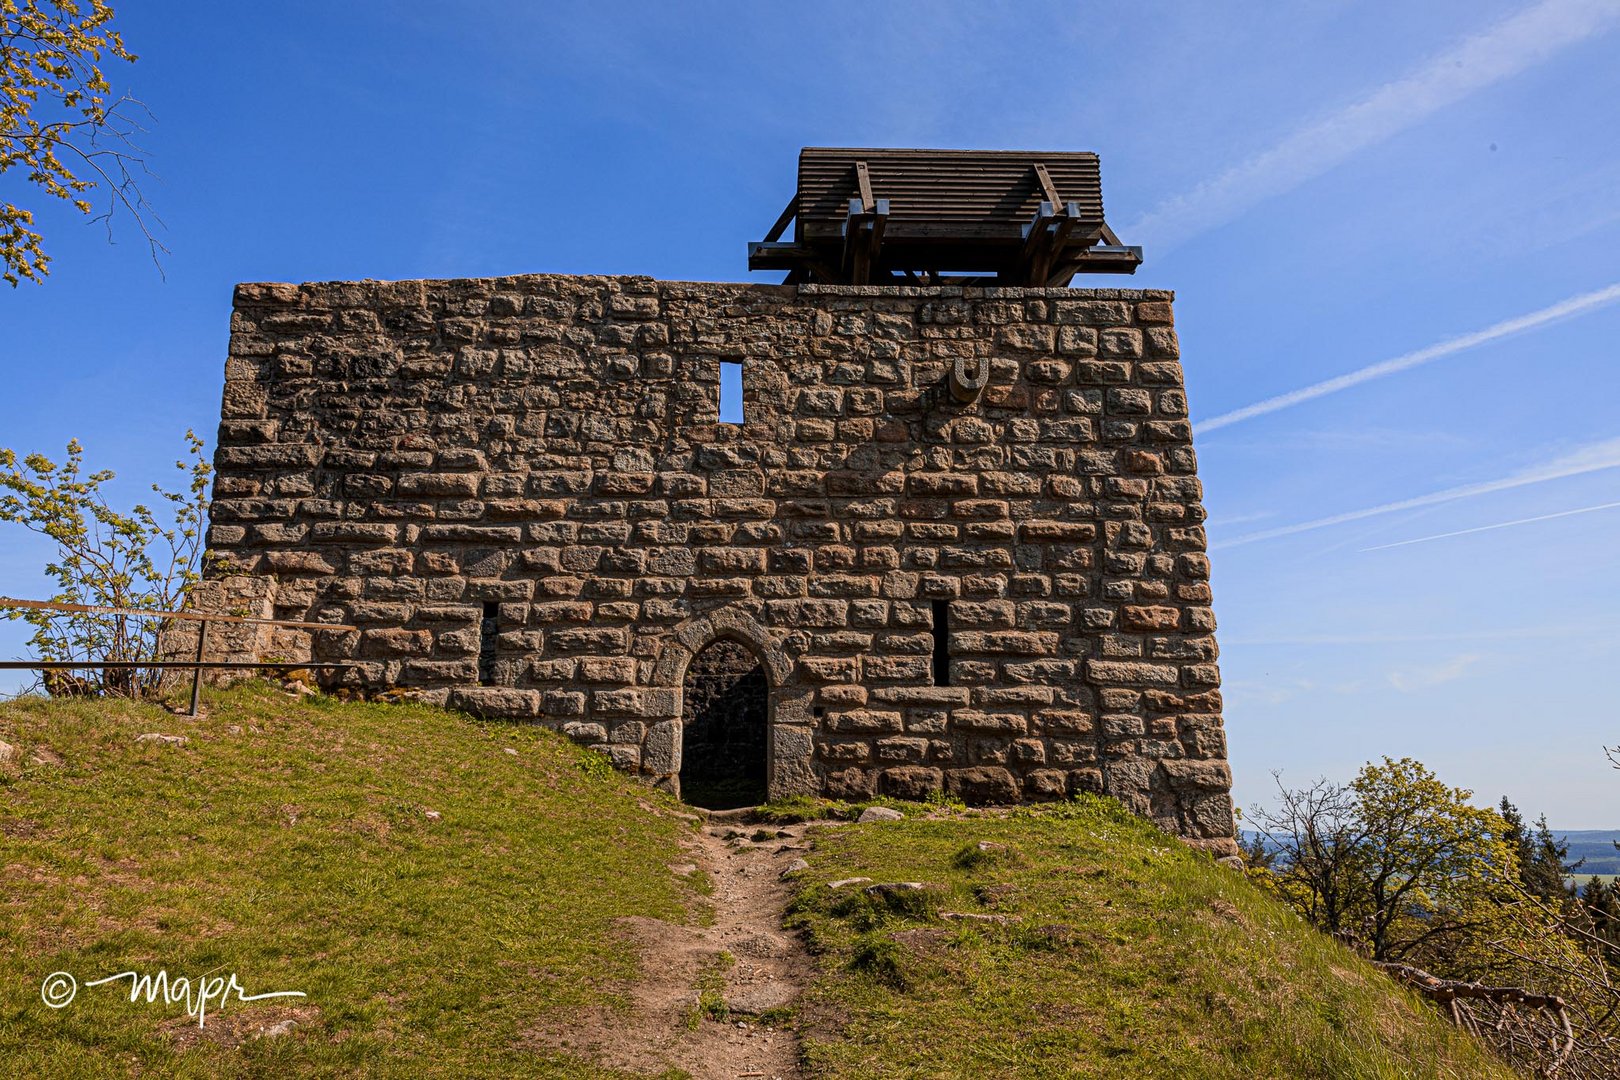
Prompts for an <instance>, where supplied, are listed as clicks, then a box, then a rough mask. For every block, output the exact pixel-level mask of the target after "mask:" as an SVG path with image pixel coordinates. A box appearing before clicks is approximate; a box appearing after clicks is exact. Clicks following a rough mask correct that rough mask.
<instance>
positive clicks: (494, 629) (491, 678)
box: [478, 600, 501, 686]
mask: <svg viewBox="0 0 1620 1080" xmlns="http://www.w3.org/2000/svg"><path fill="white" fill-rule="evenodd" d="M500 615H501V605H500V604H498V603H496V602H495V601H493V600H486V601H484V618H483V621H482V622H480V623H479V624H478V685H479V686H493V685H494V684H495V637H496V635H497V634H499V633H500Z"/></svg>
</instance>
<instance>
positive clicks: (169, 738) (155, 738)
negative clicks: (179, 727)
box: [135, 731, 191, 746]
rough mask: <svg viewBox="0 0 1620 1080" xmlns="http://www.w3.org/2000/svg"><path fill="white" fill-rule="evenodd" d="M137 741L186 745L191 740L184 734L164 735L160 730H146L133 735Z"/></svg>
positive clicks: (166, 744)
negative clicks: (142, 733)
mask: <svg viewBox="0 0 1620 1080" xmlns="http://www.w3.org/2000/svg"><path fill="white" fill-rule="evenodd" d="M135 741H136V742H138V743H162V744H164V745H165V746H188V745H190V743H191V740H190V739H188V738H186V737H185V736H184V735H165V734H163V733H162V732H160V731H148V732H147V733H146V734H144V735H137V736H135Z"/></svg>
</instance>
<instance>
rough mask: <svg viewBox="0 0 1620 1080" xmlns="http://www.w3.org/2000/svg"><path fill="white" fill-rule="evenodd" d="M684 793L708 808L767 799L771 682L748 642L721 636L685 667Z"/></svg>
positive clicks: (682, 719) (689, 799)
mask: <svg viewBox="0 0 1620 1080" xmlns="http://www.w3.org/2000/svg"><path fill="white" fill-rule="evenodd" d="M684 700H685V705H684V708H683V712H682V716H681V721H682V722H681V798H683V799H685V800H686V801H687V802H689V803H691V804H692V805H693V806H702V807H705V808H707V809H709V810H729V809H732V808H733V807H738V806H757V805H759V804H760V803H762V802H764V801H765V791H766V771H765V754H766V745H765V740H766V726H767V724H768V723H769V719H770V718H769V712H770V687H769V684H767V682H766V681H765V669H764V668H763V667H761V666H760V662H759V658H758V657H756V656H755V655H754V654H753V653H752V652H750V651H749V649H748V648H747V646H745V645H742V644H739V643H738V642H735V641H727V640H721V641H716V642H714V643H713V644H711V645H709V646H707V647H705V648H704V650H703V651H702V652H700V653H698V654H697V655H696V656H694V657H692V662H691V663H690V664H688V665H687V668H686V683H685V687H684Z"/></svg>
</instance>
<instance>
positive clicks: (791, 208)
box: [765, 194, 799, 244]
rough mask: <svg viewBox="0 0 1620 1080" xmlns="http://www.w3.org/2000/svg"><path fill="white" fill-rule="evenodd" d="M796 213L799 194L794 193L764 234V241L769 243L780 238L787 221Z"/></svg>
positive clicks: (797, 211) (785, 228) (785, 229)
mask: <svg viewBox="0 0 1620 1080" xmlns="http://www.w3.org/2000/svg"><path fill="white" fill-rule="evenodd" d="M798 213H799V196H798V195H797V194H795V195H794V196H793V198H791V199H789V200H788V204H787V209H785V210H783V211H782V216H781V217H779V218H777V219H776V224H775V225H772V226H771V231H770V232H768V233H766V234H765V242H766V243H767V244H769V243H774V242H775V241H777V240H780V239H781V238H782V233H784V232H785V231H787V227H788V222H790V221H792V220H793V219H794V218H795V217H796V216H798Z"/></svg>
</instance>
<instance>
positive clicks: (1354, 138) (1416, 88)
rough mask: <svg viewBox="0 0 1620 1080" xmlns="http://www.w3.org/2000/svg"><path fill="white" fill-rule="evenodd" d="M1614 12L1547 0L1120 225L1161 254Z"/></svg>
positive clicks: (1616, 11)
mask: <svg viewBox="0 0 1620 1080" xmlns="http://www.w3.org/2000/svg"><path fill="white" fill-rule="evenodd" d="M1617 17H1620V3H1617V2H1616V0H1543V2H1542V3H1539V4H1536V5H1535V6H1534V7H1531V8H1527V9H1525V10H1524V11H1521V12H1519V13H1518V14H1517V15H1513V16H1510V17H1508V18H1507V19H1504V20H1503V21H1502V22H1499V23H1497V24H1496V25H1495V26H1493V27H1491V28H1490V29H1488V30H1485V31H1483V32H1481V33H1478V34H1475V35H1474V36H1473V37H1470V38H1468V39H1467V40H1465V41H1463V42H1462V43H1461V44H1459V45H1457V46H1456V47H1454V48H1452V49H1449V50H1447V51H1446V52H1444V53H1442V54H1441V55H1439V56H1436V57H1434V58H1433V59H1431V60H1430V61H1429V62H1428V63H1426V64H1424V65H1423V66H1422V67H1420V68H1418V69H1417V70H1415V71H1412V72H1410V73H1409V74H1407V75H1406V76H1405V77H1403V78H1400V79H1396V80H1395V81H1393V82H1389V83H1385V84H1384V85H1383V86H1380V87H1378V88H1377V89H1376V90H1374V91H1373V92H1372V93H1370V94H1368V95H1367V96H1366V97H1364V98H1362V99H1361V100H1360V101H1358V102H1356V103H1355V104H1353V105H1350V106H1347V107H1346V108H1343V109H1340V110H1339V111H1338V112H1335V113H1333V114H1332V115H1330V116H1327V117H1325V118H1324V119H1322V120H1319V121H1317V122H1316V123H1314V124H1311V125H1309V126H1307V127H1304V128H1301V129H1300V130H1298V131H1295V132H1294V133H1293V134H1292V135H1289V136H1288V137H1287V138H1285V139H1283V141H1282V142H1280V143H1278V144H1277V145H1275V146H1273V147H1272V148H1271V149H1269V150H1266V151H1264V152H1262V153H1260V154H1257V155H1255V156H1254V157H1251V158H1249V159H1248V160H1247V161H1244V162H1242V163H1241V164H1238V165H1235V166H1233V167H1232V168H1230V169H1228V170H1227V171H1226V172H1224V173H1222V174H1221V175H1219V176H1217V177H1215V178H1214V179H1212V180H1209V181H1207V182H1205V183H1203V184H1200V185H1199V186H1198V187H1196V188H1194V189H1193V190H1192V191H1190V192H1188V193H1187V194H1185V195H1181V196H1177V197H1176V198H1173V199H1170V200H1168V201H1166V202H1164V203H1161V204H1160V205H1159V206H1157V207H1156V208H1154V209H1153V210H1152V211H1150V212H1149V213H1148V214H1146V215H1145V216H1143V217H1142V218H1140V219H1138V220H1137V221H1136V223H1135V224H1134V225H1132V226H1131V227H1130V228H1128V229H1126V230H1122V231H1123V232H1124V234H1125V236H1126V238H1127V240H1128V242H1130V243H1133V244H1142V245H1143V246H1145V247H1147V248H1148V249H1149V250H1150V251H1153V250H1156V251H1159V252H1163V251H1165V250H1167V249H1169V248H1171V247H1174V246H1175V245H1177V244H1179V243H1181V242H1182V241H1184V240H1186V239H1188V238H1189V237H1192V236H1194V235H1196V234H1198V233H1200V232H1203V231H1204V230H1206V229H1210V228H1213V227H1215V226H1217V225H1223V224H1225V223H1226V222H1228V221H1231V220H1233V219H1234V218H1236V217H1238V216H1240V215H1241V214H1243V213H1244V212H1245V211H1247V210H1248V209H1249V208H1250V207H1252V206H1254V205H1256V204H1257V203H1260V202H1262V201H1264V200H1266V199H1269V198H1271V197H1272V196H1275V195H1281V194H1283V193H1284V192H1287V191H1292V190H1293V189H1294V188H1296V187H1298V186H1299V185H1300V184H1303V183H1304V182H1305V181H1307V180H1310V179H1312V178H1314V177H1317V176H1320V175H1321V174H1322V173H1325V172H1327V171H1328V170H1329V169H1331V168H1333V167H1334V166H1335V165H1338V164H1339V163H1340V162H1342V161H1344V160H1346V159H1347V158H1349V157H1351V156H1353V155H1354V154H1356V153H1358V152H1359V151H1361V150H1364V149H1366V148H1367V147H1369V146H1373V145H1375V144H1377V143H1379V142H1382V141H1383V140H1384V139H1387V138H1389V137H1390V136H1392V135H1394V134H1396V133H1397V132H1400V131H1404V130H1405V129H1407V128H1409V127H1412V126H1413V125H1414V124H1417V123H1419V122H1421V121H1422V120H1424V119H1426V118H1428V117H1429V116H1431V115H1433V114H1434V113H1436V112H1438V111H1439V110H1441V109H1443V108H1445V107H1446V106H1448V105H1451V104H1454V103H1455V102H1457V101H1460V100H1462V99H1463V98H1465V97H1467V96H1468V95H1469V94H1472V93H1474V92H1476V91H1478V90H1483V89H1484V88H1486V87H1488V86H1491V85H1493V84H1495V83H1498V82H1500V81H1501V80H1503V79H1506V78H1509V77H1511V76H1513V75H1517V74H1518V73H1519V72H1521V71H1523V70H1525V69H1526V68H1529V67H1533V66H1534V65H1536V64H1538V63H1540V62H1542V61H1543V60H1546V59H1547V58H1549V57H1551V56H1553V55H1554V54H1555V53H1557V52H1559V51H1560V50H1562V49H1565V48H1567V47H1569V46H1570V45H1574V44H1576V43H1577V42H1580V41H1583V40H1585V39H1586V38H1589V37H1591V36H1592V35H1593V34H1596V33H1599V32H1601V31H1603V30H1605V29H1606V28H1607V27H1608V26H1609V25H1610V24H1611V23H1613V22H1614V21H1615V19H1616V18H1617Z"/></svg>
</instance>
